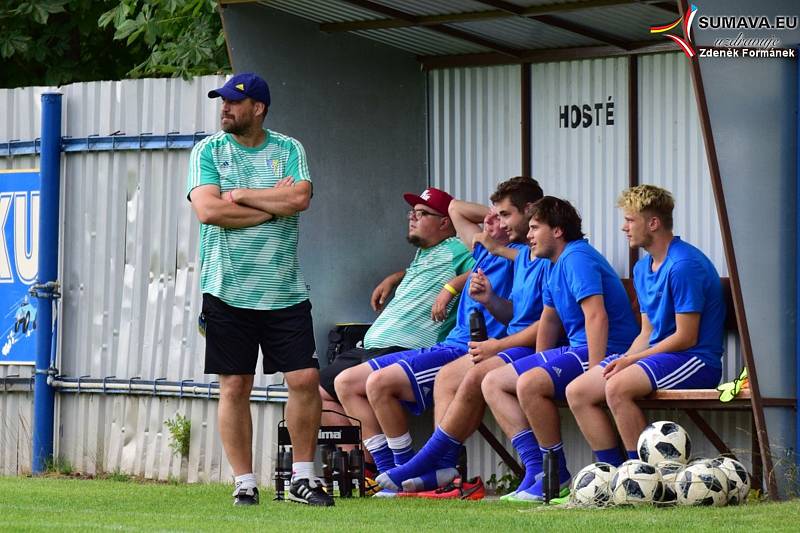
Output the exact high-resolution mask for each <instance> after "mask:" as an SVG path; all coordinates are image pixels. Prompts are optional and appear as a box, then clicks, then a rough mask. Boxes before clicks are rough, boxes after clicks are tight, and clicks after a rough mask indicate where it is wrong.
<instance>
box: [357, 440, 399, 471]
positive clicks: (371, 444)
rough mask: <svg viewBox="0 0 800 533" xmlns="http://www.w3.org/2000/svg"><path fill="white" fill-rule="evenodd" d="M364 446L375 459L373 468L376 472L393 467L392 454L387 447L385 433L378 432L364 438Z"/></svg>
mask: <svg viewBox="0 0 800 533" xmlns="http://www.w3.org/2000/svg"><path fill="white" fill-rule="evenodd" d="M364 447H365V448H366V449H367V450H369V453H370V455H372V459H373V460H374V461H375V468H377V469H378V472H385V471H387V470H389V469H391V468H394V454H393V453H392V450H390V449H389V444H388V443H387V442H386V435H384V434H383V433H379V434H378V435H373V436H372V437H369V438H366V439H364Z"/></svg>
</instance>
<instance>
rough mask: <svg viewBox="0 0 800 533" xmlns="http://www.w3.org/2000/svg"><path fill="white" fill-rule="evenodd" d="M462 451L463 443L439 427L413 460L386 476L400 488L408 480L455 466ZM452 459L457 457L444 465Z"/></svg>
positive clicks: (392, 470) (390, 471)
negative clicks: (449, 463)
mask: <svg viewBox="0 0 800 533" xmlns="http://www.w3.org/2000/svg"><path fill="white" fill-rule="evenodd" d="M460 451H461V443H460V442H459V441H457V440H456V439H454V438H453V437H451V436H450V435H448V434H447V433H446V432H445V431H444V430H443V429H442V428H440V427H437V428H436V431H434V432H433V435H432V436H431V438H430V439H429V440H428V442H427V443H425V446H423V447H422V449H421V450H420V451H419V452H418V453H417V455H415V456H414V458H413V459H411V460H410V461H408V462H406V463H404V464H402V465H400V466H397V467H396V468H392V469H391V470H389V471H388V472H386V474H387V476H388V477H389V478H390V479H391V484H393V485H394V486H397V487H400V486H401V484H402V483H403V481H405V480H406V479H411V478H415V477H420V476H422V475H423V474H425V473H426V472H433V471H435V470H437V469H441V468H451V467H453V466H455V462H456V461H458V454H459V452H460ZM450 457H455V459H453V460H452V464H451V465H444V464H442V463H444V462H445V461H446V460H449V458H450ZM440 465H441V466H440ZM384 486H386V485H384ZM434 488H435V487H434Z"/></svg>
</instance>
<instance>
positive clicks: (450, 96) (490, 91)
mask: <svg viewBox="0 0 800 533" xmlns="http://www.w3.org/2000/svg"><path fill="white" fill-rule="evenodd" d="M520 98H521V92H520V67H519V66H502V67H488V68H463V69H448V70H435V71H433V72H431V73H430V74H429V76H428V109H429V113H428V116H429V121H430V122H429V130H428V136H429V143H428V145H429V150H430V159H429V160H430V170H429V177H430V184H431V185H433V186H435V187H439V188H441V189H443V190H445V191H447V192H449V193H450V194H452V195H453V196H455V197H456V198H460V199H463V200H469V201H473V202H488V201H489V195H490V194H491V193H492V192H493V191H494V189H495V186H496V185H497V184H498V183H499V182H501V181H504V180H506V179H508V178H509V177H511V176H517V175H519V174H520V172H521V169H522V156H521V143H520V138H521V125H520V109H521V100H520Z"/></svg>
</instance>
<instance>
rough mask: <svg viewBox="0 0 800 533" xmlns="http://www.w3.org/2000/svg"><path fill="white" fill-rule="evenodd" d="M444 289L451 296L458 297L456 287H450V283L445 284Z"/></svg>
mask: <svg viewBox="0 0 800 533" xmlns="http://www.w3.org/2000/svg"><path fill="white" fill-rule="evenodd" d="M444 289H445V290H446V291H447V292H449V293H450V294H452V295H453V296H458V291H457V290H456V289H455V287H453V286H452V285H450V284H449V283H445V284H444Z"/></svg>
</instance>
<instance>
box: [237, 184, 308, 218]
mask: <svg viewBox="0 0 800 533" xmlns="http://www.w3.org/2000/svg"><path fill="white" fill-rule="evenodd" d="M311 192H312V186H311V182H310V181H298V182H296V183H293V184H292V185H289V186H285V187H271V188H269V189H233V190H232V191H231V199H232V200H233V201H234V202H235V203H237V204H239V205H243V206H247V207H251V208H253V209H258V210H260V211H264V212H265V213H272V214H273V215H275V216H276V217H288V216H292V215H294V214H296V213H299V212H300V211H305V210H306V209H308V207H309V205H311Z"/></svg>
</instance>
